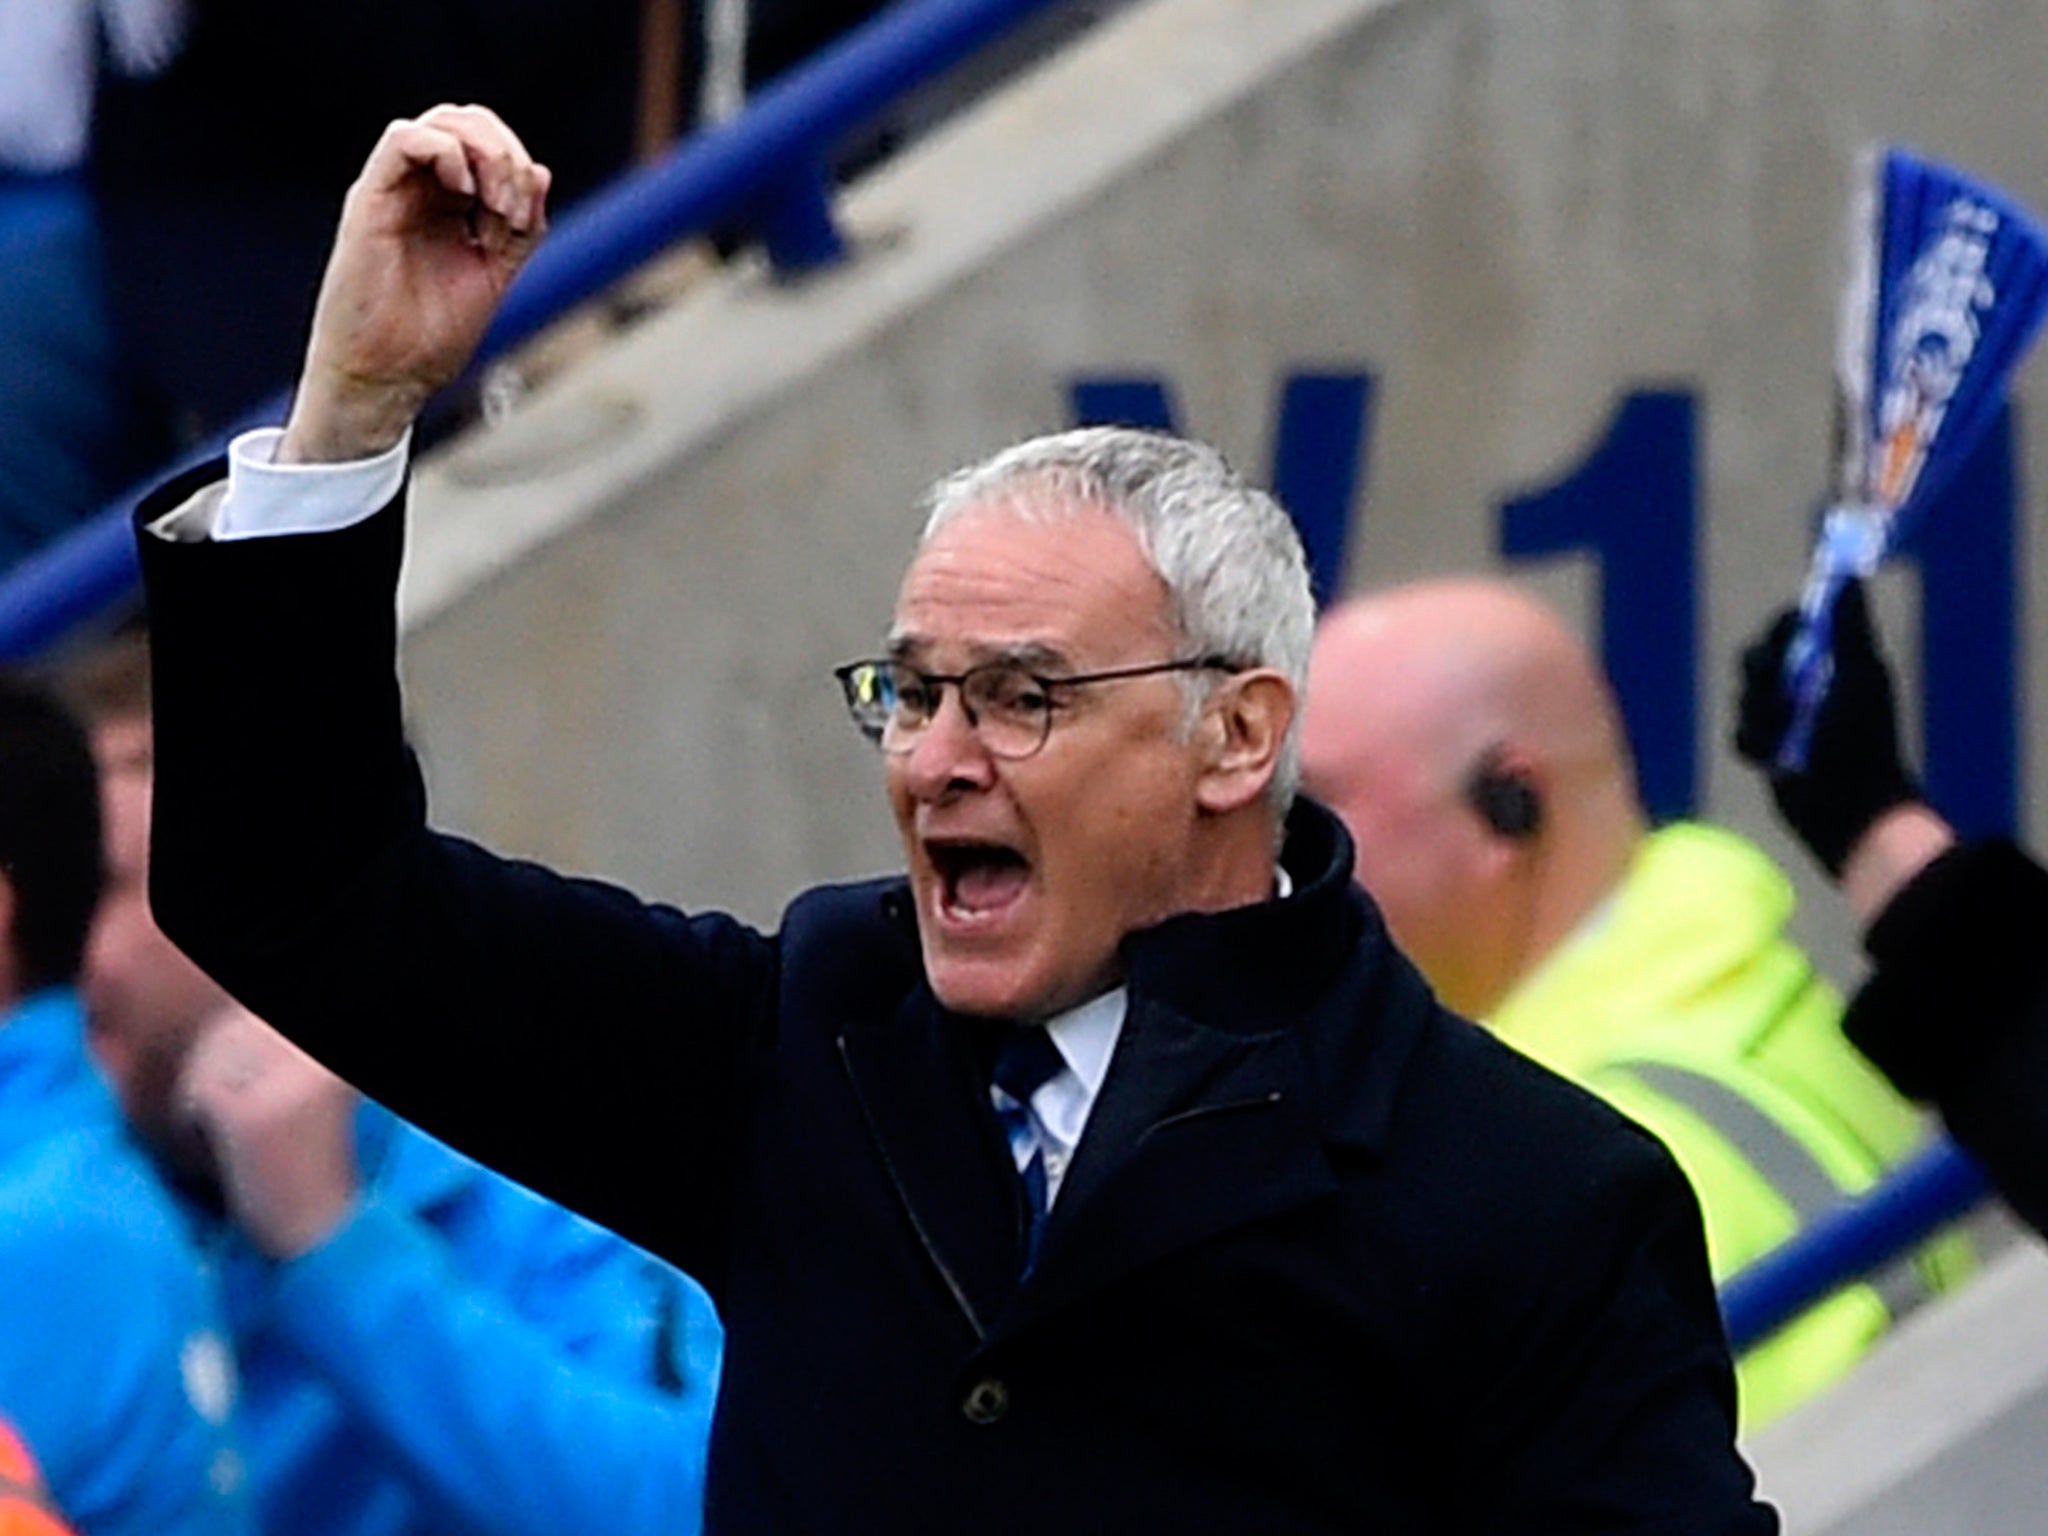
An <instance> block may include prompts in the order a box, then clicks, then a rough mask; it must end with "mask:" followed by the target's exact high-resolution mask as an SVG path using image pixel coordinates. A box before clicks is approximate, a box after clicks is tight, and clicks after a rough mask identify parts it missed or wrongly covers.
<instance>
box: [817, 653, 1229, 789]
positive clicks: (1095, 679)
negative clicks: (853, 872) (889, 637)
mask: <svg viewBox="0 0 2048 1536" xmlns="http://www.w3.org/2000/svg"><path fill="white" fill-rule="evenodd" d="M863 667H875V668H896V669H900V670H902V671H905V672H909V673H912V674H914V675H915V676H916V677H917V679H918V680H919V682H920V683H921V684H922V685H923V686H925V687H927V688H930V689H932V690H933V691H934V693H935V694H936V695H938V697H937V698H936V700H935V702H934V703H933V705H932V710H931V714H930V715H928V716H927V717H926V719H925V723H924V725H921V726H919V727H918V728H917V729H918V730H920V731H922V730H925V729H927V728H928V727H929V726H930V724H931V722H932V721H933V720H935V719H937V718H938V713H939V709H940V707H941V706H942V705H943V704H944V703H945V699H944V697H943V690H944V689H945V687H946V685H947V684H948V683H950V684H952V686H953V687H954V688H955V689H956V690H957V691H958V692H959V694H960V708H961V710H962V711H963V712H965V714H966V716H967V723H968V725H969V726H971V727H973V728H974V729H975V730H976V732H977V733H978V732H979V730H980V727H981V720H980V717H979V716H977V715H976V713H975V710H974V706H973V704H971V703H969V702H968V692H967V680H968V679H969V678H971V677H974V676H977V675H978V674H981V673H985V672H1015V673H1017V674H1019V675H1020V676H1023V677H1027V678H1029V679H1030V680H1031V681H1032V682H1033V683H1034V684H1036V685H1037V687H1038V688H1039V689H1040V691H1042V692H1043V693H1045V694H1046V696H1047V697H1048V698H1052V697H1055V696H1056V695H1057V691H1058V690H1059V689H1062V688H1081V687H1086V686H1087V685H1089V684H1091V683H1115V682H1122V681H1123V680H1124V679H1126V678H1132V677H1153V676H1157V675H1159V674H1161V673H1165V672H1203V671H1208V672H1229V673H1233V674H1235V673H1238V672H1242V671H1243V670H1244V667H1243V666H1242V664H1240V663H1238V662H1235V661H1232V660H1231V659H1230V658H1229V657H1227V656H1222V655H1217V654H1214V653H1211V654H1209V655H1206V656H1178V657H1175V658H1173V659H1172V660H1170V661H1153V662H1143V663H1140V664H1139V665H1137V666H1134V667H1106V668H1104V669H1103V670H1102V671H1099V672H1071V673H1068V674H1066V675H1065V676H1061V677H1048V676H1046V675H1045V674H1043V673H1040V672H1034V671H1032V670H1031V669H1030V668H1029V667H1027V666H1025V665H1024V664H1023V663H1021V662H1017V661H1010V660H997V661H984V662H981V663H980V664H978V665H976V666H972V667H969V668H968V669H967V670H966V671H964V672H927V671H925V670H924V669H923V668H921V667H913V666H912V665H911V664H910V663H909V662H907V661H899V660H898V659H897V658H895V657H893V656H870V657H864V658H862V659H861V660H859V661H849V662H846V663H844V664H843V665H841V666H837V667H834V668H833V669H832V675H833V677H835V678H837V679H838V681H839V689H840V692H841V693H842V694H843V695H844V696H845V699H846V710H847V713H848V714H849V715H850V716H852V718H853V724H854V728H855V729H856V730H858V731H859V732H860V733H861V735H863V736H865V737H866V738H867V739H868V740H869V741H871V742H873V743H874V744H875V746H877V747H879V748H881V749H882V750H883V751H885V752H892V753H896V754H899V755H900V754H901V753H904V752H908V751H909V750H910V749H911V746H912V745H914V742H907V743H905V744H904V745H903V746H901V747H893V748H892V747H889V746H887V745H885V744H884V742H883V736H884V734H885V733H886V732H887V730H888V721H887V719H886V718H884V719H883V720H881V721H880V722H879V723H876V724H873V725H870V724H869V723H868V722H867V721H866V720H865V719H863V718H862V716H863V713H864V706H863V705H862V703H861V701H860V700H859V699H858V698H857V697H856V695H855V692H854V681H853V680H854V674H855V673H857V672H859V671H860V670H861V669H862V668H863ZM898 691H899V693H900V691H901V690H898ZM1052 717H1053V710H1051V709H1050V708H1048V709H1047V710H1046V711H1045V717H1044V719H1043V720H1042V721H1040V723H1039V731H1038V740H1037V742H1036V743H1034V744H1033V745H1032V747H1031V749H1030V750H1029V751H1026V752H998V751H996V750H995V748H994V747H992V746H989V744H988V741H987V739H986V738H983V740H982V745H983V746H984V747H986V748H987V749H988V751H989V752H990V753H991V755H993V756H996V757H1000V758H1002V759H1003V760H1004V761H1006V762H1021V761H1023V760H1024V759H1025V758H1028V757H1035V756H1037V755H1038V753H1040V752H1041V751H1043V750H1044V749H1045V744H1046V742H1047V741H1048V740H1050V739H1051V737H1052Z"/></svg>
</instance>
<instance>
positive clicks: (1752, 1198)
mask: <svg viewBox="0 0 2048 1536" xmlns="http://www.w3.org/2000/svg"><path fill="white" fill-rule="evenodd" d="M1793 904H1794V897H1793V893H1792V886H1791V883H1790V882H1789V881H1788V880H1787V879H1786V878H1785V876H1784V874H1783V873H1782V872H1781V871H1780V870H1779V869H1778V868H1777V866H1776V865H1774V864H1772V863H1771V861H1770V860H1769V859H1768V858H1767V857H1766V856H1765V855H1764V854H1763V852H1762V851H1761V850H1759V849H1757V848H1756V847H1754V846H1752V845H1751V844H1750V843H1748V842H1746V841H1744V840H1743V839H1742V838H1740V837H1737V836H1736V835H1735V834H1734V833H1732V832H1727V831H1724V830H1722V829H1720V828H1717V827H1709V826H1703V825H1700V824H1698V823H1692V822H1687V823H1680V824H1678V825H1676V826H1672V827H1667V828H1665V829H1664V830H1662V831H1660V832H1657V833H1654V834H1653V835H1651V836H1650V837H1649V838H1648V839H1646V840H1645V842H1644V844H1643V846H1642V848H1641V850H1640V851H1639V852H1638V854H1637V855H1636V859H1635V862H1634V864H1633V866H1632V867H1631V869H1630V871H1629V874H1628V877H1627V879H1626V880H1624V881H1623V882H1622V884H1621V886H1620V888H1619V889H1618V890H1616V891H1615V892H1614V893H1613V895H1612V896H1611V897H1610V898H1609V899H1608V901H1607V902H1606V903H1604V904H1603V905H1602V907H1601V908H1600V909H1599V910H1598V911H1597V912H1595V913H1594V914H1593V915H1592V916H1591V917H1590V918H1589V919H1588V920H1587V921H1586V922H1585V923H1583V924H1582V925H1581V926H1580V928H1579V930H1578V931H1577V932H1576V933H1574V934H1573V935H1572V936H1571V937H1570V938H1569V939H1568V940H1567V941H1566V942H1565V943H1564V944H1563V945H1562V946H1561V947H1560V948H1559V949H1558V950H1557V951H1556V952H1555V953H1554V954H1552V955H1550V956H1549V957H1548V958H1547V959H1546V960H1545V961H1544V963H1543V964H1542V965H1541V966H1539V967H1538V968H1537V969H1536V971H1535V972H1534V973H1533V974H1531V975H1530V976H1529V977H1528V978H1527V979H1526V980H1525V981H1524V982H1523V983H1522V985H1521V986H1520V987H1518V988H1517V989H1516V990H1515V991H1514V992H1513V993H1512V994H1511V995H1510V996H1509V997H1508V998H1507V999H1506V1000H1505V1001H1504V1002H1503V1003H1502V1004H1501V1006H1500V1008H1499V1009H1498V1010H1497V1011H1496V1013H1495V1014H1494V1016H1493V1017H1492V1018H1491V1019H1490V1020H1489V1021H1488V1023H1489V1025H1490V1026H1491V1027H1492V1028H1493V1029H1494V1031H1495V1032H1496V1033H1498V1034H1499V1035H1500V1036H1501V1037H1502V1038H1503V1039H1505V1040H1507V1041H1509V1042H1510V1043H1512V1044H1513V1045H1515V1046H1517V1047H1519V1048H1520V1049H1521V1050H1523V1051H1525V1052H1527V1053H1528V1054H1529V1055H1531V1056H1533V1057H1535V1058H1536V1059H1537V1060H1538V1061H1541V1062H1543V1063H1544V1064H1545V1065H1546V1066H1549V1067H1550V1068H1551V1069H1552V1070H1554V1071H1557V1072H1559V1073H1562V1074H1563V1075H1564V1076H1566V1077H1569V1078H1571V1079H1573V1080H1574V1081H1576V1082H1579V1083H1581V1084H1583V1085H1585V1086H1586V1087H1588V1088H1590V1089H1592V1090H1593V1091H1594V1092H1595V1093H1598V1094H1599V1095H1600V1096H1601V1097H1602V1098H1604V1099H1606V1100H1607V1101H1608V1102H1610V1103H1612V1104H1614V1105H1615V1106H1616V1107H1617V1108H1619V1109H1621V1110H1622V1111H1623V1112H1624V1113H1626V1114H1628V1115H1629V1116H1631V1117H1632V1118H1633V1119H1635V1120H1637V1121H1639V1122H1640V1123H1641V1124H1643V1125H1644V1126H1646V1127H1648V1128H1649V1129H1650V1130H1651V1131H1653V1132H1655V1133H1656V1135H1657V1136H1659V1137H1660V1138H1661V1139H1662V1140H1663V1142H1664V1144H1665V1145H1666V1146H1668V1147H1669V1148H1670V1149H1671V1152H1672V1155H1673V1156H1674V1157H1676V1158H1677V1160H1678V1163H1679V1166H1680V1167H1682V1168H1683V1169H1684V1170H1685V1172H1686V1175H1687V1177H1688V1178H1690V1179H1691V1180H1692V1186H1693V1189H1694V1191H1695V1192H1696V1193H1697V1195H1698V1197H1699V1202H1700V1208H1701V1212H1702V1214H1703V1216H1704V1218H1705V1222H1706V1231H1707V1254H1708V1259H1709V1261H1710V1263H1711V1265H1712V1268H1713V1274H1714V1279H1715V1280H1716V1282H1719V1281H1722V1280H1725V1279H1727V1278H1728V1277H1729V1276H1731V1275H1734V1274H1736V1273H1737V1272H1738V1271H1740V1270H1741V1269H1743V1268H1744V1267H1745V1266H1747V1265H1749V1264H1751V1263H1753V1262H1754V1261H1755V1260H1757V1259H1759V1258H1761V1257H1763V1256H1764V1255H1765V1254H1767V1253H1769V1252H1770V1251H1771V1250H1772V1249H1774V1248H1776V1247H1777V1246H1778V1245H1779V1244H1781V1243H1783V1242H1784V1241H1785V1240H1786V1239H1787V1238H1789V1237H1791V1236H1792V1235H1793V1234H1794V1233H1796V1232H1797V1231H1798V1230H1799V1229H1800V1228H1801V1227H1803V1226H1805V1225H1806V1224H1807V1223H1808V1222H1810V1221H1812V1220H1813V1219H1814V1218H1815V1217H1816V1216H1818V1215H1820V1214H1821V1213H1822V1212H1823V1211H1825V1210H1827V1209H1828V1208H1829V1207H1831V1206H1833V1205H1836V1204H1838V1203H1839V1202H1840V1201H1842V1200H1844V1199H1846V1198H1848V1197H1850V1196H1852V1195H1856V1194H1860V1193H1861V1192H1863V1191H1864V1190H1867V1189H1869V1188H1870V1187H1871V1186H1872V1185H1873V1184H1875V1183H1877V1182H1878V1181H1879V1180H1880V1179H1881V1178H1882V1177H1883V1176H1884V1174H1885V1173H1886V1172H1887V1171H1888V1170H1889V1169H1890V1168H1892V1167H1893V1166H1894V1165H1895V1164H1897V1163H1899V1162H1901V1161H1903V1160H1904V1159H1906V1158H1907V1157H1908V1156H1910V1155H1911V1154H1912V1153H1913V1152H1915V1151H1917V1150H1918V1149H1919V1148H1920V1147H1922V1146H1923V1145H1924V1144H1925V1142H1926V1140H1927V1136H1928V1133H1929V1130H1928V1125H1927V1123H1926V1121H1925V1120H1924V1119H1923V1118H1922V1116H1921V1115H1920V1113H1919V1112H1918V1111H1917V1110H1915V1109H1914V1108H1913V1106H1911V1105H1910V1104H1908V1103H1907V1102H1906V1101H1905V1100H1904V1099H1902V1098H1901V1097H1900V1096H1899V1095H1898V1094H1897V1093H1895V1092H1894V1091H1893V1090H1892V1088H1891V1087H1890V1085H1889V1084H1887V1083H1886V1082H1885V1080H1884V1079H1883V1078H1882V1077H1881V1076H1879V1074H1878V1073H1877V1071H1876V1069H1875V1068H1873V1067H1872V1066H1871V1065H1870V1064H1869V1063H1868V1062H1867V1061H1865V1060H1864V1059H1863V1057H1862V1056H1861V1055H1859V1054H1858V1053H1857V1052H1856V1050H1855V1048H1854V1047H1852V1046H1851V1045H1850V1044H1849V1043H1848V1041H1847V1040H1845V1039H1844V1038H1843V1036H1842V1032H1841V1028H1840V1023H1841V1016H1842V999H1841V997H1840V995H1839V994H1838V993H1837V992H1836V991H1835V989H1834V988H1833V987H1831V986H1829V985H1828V983H1827V982H1826V981H1824V980H1823V979H1822V978H1821V977H1820V976H1818V975H1817V974H1816V973H1815V972H1814V969H1813V966H1812V964H1811V962H1809V961H1808V960H1807V958H1806V956H1805V955H1804V954H1803V953H1801V952H1800V950H1799V949H1798V948H1797V947H1796V946H1794V945H1793V944H1792V943H1791V942H1790V941H1789V940H1787V939H1786V938H1785V936H1784V932H1783V930H1784V926H1785V923H1786V921H1787V920H1788V919H1789V918H1790V917H1791V915H1792V908H1793ZM1972 1267H1973V1258H1972V1254H1971V1251H1970V1247H1969V1244H1968V1242H1967V1241H1966V1240H1965V1239H1963V1238H1962V1237H1960V1236H1949V1237H1945V1238H1941V1239H1937V1240H1935V1241H1934V1242H1931V1243H1929V1244H1927V1245H1926V1246H1924V1247H1922V1248H1921V1249H1919V1250H1918V1251H1916V1252H1915V1253H1914V1254H1912V1255H1910V1256H1908V1258H1906V1259H1905V1260H1902V1261H1901V1262H1900V1263H1899V1264H1897V1265H1895V1266H1893V1267H1892V1269H1891V1270H1888V1271H1886V1272H1883V1273H1880V1274H1878V1275H1875V1276H1873V1277H1872V1278H1871V1279H1870V1280H1869V1281H1867V1282H1865V1283H1862V1284H1858V1285H1854V1286H1851V1287H1849V1288H1847V1289H1845V1290H1843V1291H1840V1292H1838V1293H1836V1294H1835V1295H1834V1296H1832V1297H1830V1298H1828V1299H1827V1300H1825V1301H1823V1302H1821V1303H1820V1304H1819V1305H1817V1306H1815V1307H1813V1308H1811V1309H1810V1310H1809V1311H1807V1312H1806V1313H1805V1314H1804V1315H1803V1316H1801V1317H1799V1318H1797V1319H1795V1320H1794V1321H1793V1322H1792V1323H1790V1324H1789V1325H1787V1326H1786V1327H1785V1328H1784V1329H1782V1330H1781V1331H1780V1332H1778V1333H1777V1334H1775V1335H1773V1336H1772V1337H1771V1338H1768V1339H1766V1340H1764V1341H1763V1342H1762V1343H1761V1344H1759V1345H1757V1346H1756V1347H1755V1348H1753V1349H1751V1350H1749V1351H1748V1352H1747V1353H1746V1354H1744V1355H1743V1356H1742V1358H1741V1359H1740V1360H1738V1361H1737V1362H1736V1378H1737V1383H1738V1386H1739V1389H1740V1393H1741V1399H1740V1404H1741V1413H1740V1416H1741V1424H1742V1428H1743V1429H1744V1430H1745V1431H1749V1430H1754V1429H1756V1428H1758V1427H1760V1426H1761V1425H1763V1424H1765V1423H1767V1422H1768V1421H1769V1420H1771V1419H1772V1418H1775V1417H1776V1416H1777V1415H1779V1414H1780V1413H1783V1412H1784V1411H1785V1410H1786V1409H1787V1408H1790V1407H1792V1406H1793V1405H1794V1404H1796V1403H1798V1402H1801V1401H1803V1400H1804V1399H1806V1398H1808V1397H1810V1396H1812V1395H1813V1394H1815V1393H1816V1392H1818V1391H1820V1390H1821V1389H1822V1388H1823V1387H1825V1386H1827V1385H1829V1384H1830V1383H1831V1382H1833V1381H1835V1380H1836V1379H1837V1378H1839V1377H1840V1376H1842V1375H1843V1374H1844V1373H1845V1372H1846V1371H1848V1369H1849V1368H1850V1367H1851V1366H1853V1365H1854V1364H1855V1363H1856V1362H1857V1360H1858V1359H1860V1358H1861V1357H1862V1356H1863V1354H1864V1353H1865V1352H1866V1351H1867V1350H1869V1348H1870V1347H1871V1345H1873V1344H1874V1343H1875V1342H1876V1341H1877V1340H1878V1339H1879V1338H1880V1337H1881V1336H1882V1335H1883V1334H1884V1332H1885V1330H1886V1329H1887V1328H1888V1327H1890V1326H1891V1324H1892V1323H1893V1322H1894V1321H1896V1320H1897V1319H1898V1317H1899V1316H1901V1315H1902V1314H1903V1313H1904V1312H1905V1311H1907V1310H1910V1308H1911V1307H1912V1306H1913V1305H1916V1304H1917V1303H1918V1302H1920V1301H1923V1300H1925V1299H1926V1298H1927V1297H1928V1296H1930V1295H1932V1294H1934V1293H1936V1292H1938V1291H1941V1290H1944V1289H1947V1288H1948V1287H1950V1286H1952V1285H1954V1284H1955V1283H1956V1282H1957V1281H1959V1280H1960V1279H1961V1278H1962V1277H1963V1276H1965V1275H1966V1274H1968V1273H1969V1272H1970V1270H1971V1269H1972Z"/></svg>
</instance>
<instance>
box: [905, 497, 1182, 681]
mask: <svg viewBox="0 0 2048 1536" xmlns="http://www.w3.org/2000/svg"><path fill="white" fill-rule="evenodd" d="M1015 490H1016V488H1015V487H1005V488H1003V490H1002V491H1001V492H999V493H998V494H996V495H995V496H993V497H991V498H989V499H985V500H980V501H977V502H975V503H974V504H972V505H971V506H968V507H966V508H963V509H962V510H961V511H960V512H958V513H956V514H955V515H954V516H953V517H951V518H949V519H948V520H947V521H946V522H945V523H943V524H941V525H940V526H939V527H938V528H937V529H935V530H934V531H933V532H932V533H931V534H930V535H929V536H928V537H927V538H926V539H925V540H924V542H923V543H922V544H921V545H920V546H919V547H918V550H917V552H916V554H915V555H914V556H913V557H912V559H911V561H910V565H909V567H908V569H907V570H906V571H905V572H904V576H903V582H902V586H901V587H900V589H899V590H898V593H897V599H896V608H895V614H894V618H893V620H892V622H891V625H890V631H889V645H890V650H891V652H892V654H896V655H907V654H911V653H915V652H920V651H924V650H929V649H932V648H935V647H946V648H948V649H952V650H955V651H958V652H961V653H962V654H964V655H966V656H969V657H972V658H974V659H989V660H993V659H998V658H1001V657H1012V656H1014V657H1019V658H1024V659H1030V660H1033V661H1053V660H1067V661H1073V660H1076V659H1080V658H1085V657H1088V656H1089V655H1090V654H1091V653H1095V654H1102V655H1110V656H1118V655H1121V654H1124V652H1123V651H1122V650H1120V649H1119V647H1120V646H1129V645H1137V644H1144V643H1150V644H1154V645H1156V644H1157V643H1158V642H1159V641H1160V640H1161V638H1162V637H1169V638H1170V636H1171V635H1172V632H1173V626H1172V623H1171V618H1170V603H1169V600H1168V593H1167V590H1166V583H1165V582H1164V581H1163V580H1162V579H1161V578H1160V576H1159V573H1158V572H1157V571H1156V570H1155V569H1154V568H1153V566H1152V563H1151V561H1150V560H1149V559H1148V558H1147V556H1146V554H1145V552H1144V550H1143V548H1142V547H1141V545H1140V543H1139V541H1138V537H1137V534H1136V533H1135V532H1134V531H1133V530H1132V528H1131V526H1130V525H1129V524H1128V523H1127V522H1126V521H1125V520H1124V519H1123V518H1122V517H1120V516H1118V515H1117V514H1116V513H1115V512H1113V511H1110V510H1108V509H1107V508H1105V507H1103V506H1100V505H1098V504H1091V503H1086V502H1074V501H1062V500H1060V499H1058V498H1048V497H1046V496H1044V495H1043V494H1040V495H1037V496H1026V497H1023V498H1021V499H1020V498H1019V497H1018V496H1017V495H1016V494H1014V492H1015Z"/></svg>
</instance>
